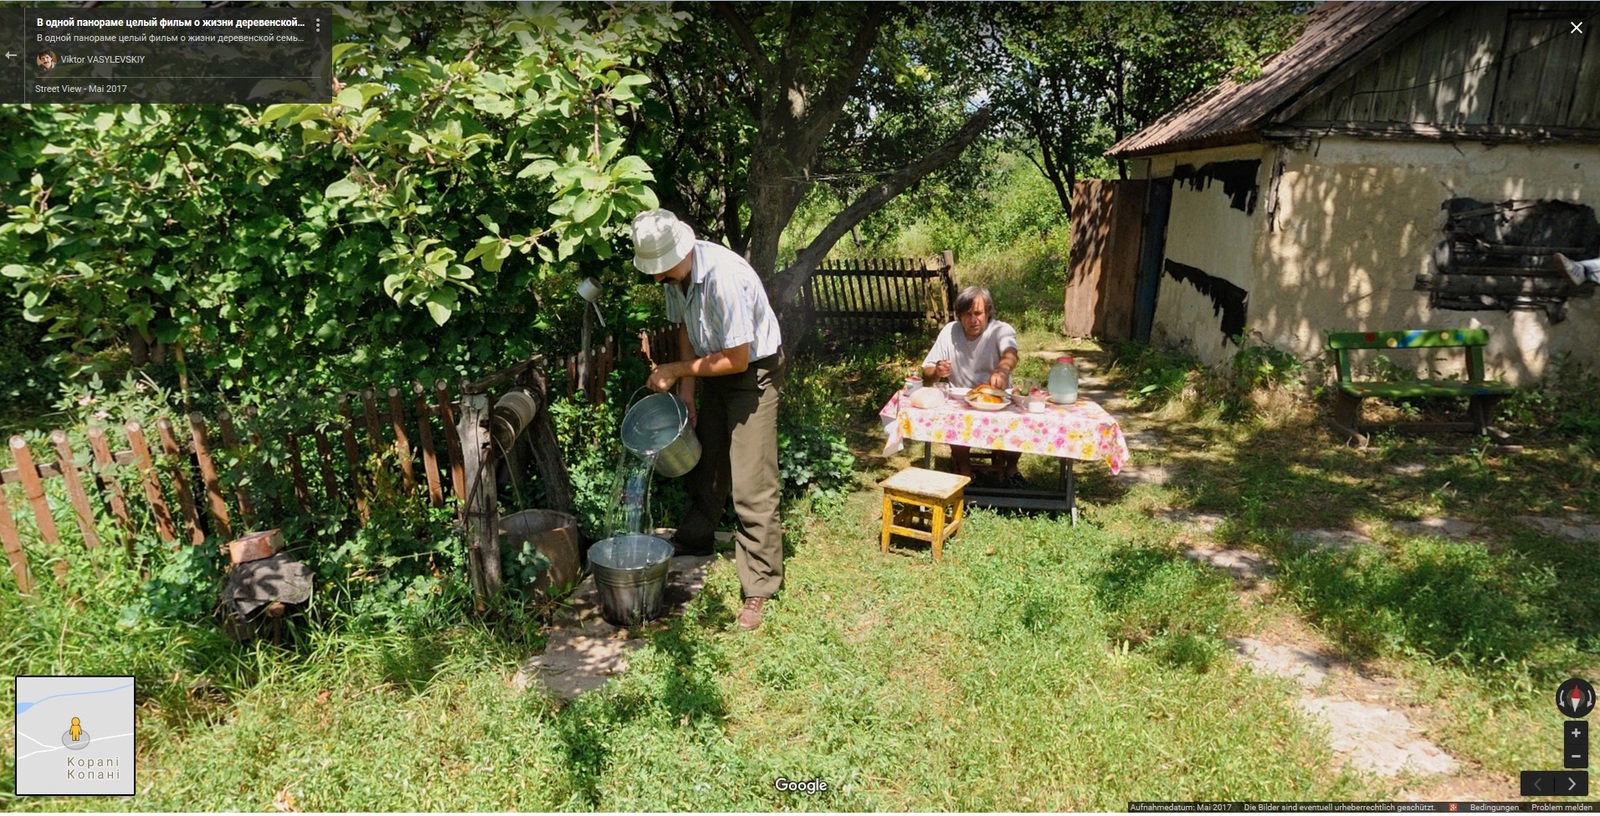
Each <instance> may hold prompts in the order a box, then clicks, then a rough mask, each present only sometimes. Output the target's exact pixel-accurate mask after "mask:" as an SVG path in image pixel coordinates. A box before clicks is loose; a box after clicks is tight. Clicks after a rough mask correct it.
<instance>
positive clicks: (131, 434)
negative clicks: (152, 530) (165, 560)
mask: <svg viewBox="0 0 1600 816" xmlns="http://www.w3.org/2000/svg"><path fill="white" fill-rule="evenodd" d="M124 427H125V428H126V429H127V431H128V444H129V445H130V446H132V447H133V460H134V464H135V465H136V466H137V467H138V468H139V482H140V483H141V484H142V485H144V497H145V499H146V500H147V501H149V502H150V509H151V510H152V511H154V512H155V516H156V530H157V531H158V532H160V534H161V540H162V541H176V540H177V538H178V528H177V525H175V524H173V523H172V511H171V510H169V509H168V508H167V501H166V499H165V498H163V497H162V495H161V479H160V478H158V477H157V476H156V465H155V461H154V460H153V459H151V458H150V446H149V445H147V444H145V441H144V429H142V428H140V427H139V423H137V422H129V423H128V424H127V425H125V426H124Z"/></svg>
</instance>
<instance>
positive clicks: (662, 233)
mask: <svg viewBox="0 0 1600 816" xmlns="http://www.w3.org/2000/svg"><path fill="white" fill-rule="evenodd" d="M691 249H694V230H693V229H692V228H691V227H690V226H689V225H688V224H685V223H683V222H682V221H679V220H678V216H676V215H673V214H672V213H671V212H670V211H668V210H646V211H645V212H642V213H639V214H638V215H636V216H634V217H633V265H634V266H635V267H637V268H638V269H639V271H640V272H643V273H645V274H646V275H659V274H661V273H663V272H665V271H667V270H669V269H671V268H672V267H674V266H677V265H678V264H679V263H680V262H681V261H682V260H683V259H684V258H687V257H689V250H691Z"/></svg>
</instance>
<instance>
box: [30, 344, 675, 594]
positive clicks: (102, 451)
mask: <svg viewBox="0 0 1600 816" xmlns="http://www.w3.org/2000/svg"><path fill="white" fill-rule="evenodd" d="M638 343H639V346H638V349H639V352H638V353H640V354H641V355H645V356H646V357H647V358H650V357H651V355H657V356H659V355H670V356H665V357H661V359H663V360H670V359H676V356H677V355H676V351H677V333H676V329H670V330H667V329H663V330H660V331H657V332H653V333H641V334H640V335H639V336H638ZM616 347H617V342H616V341H615V340H611V339H608V340H607V342H605V343H604V344H603V346H602V349H601V351H600V353H598V354H596V365H595V369H594V370H595V371H596V373H599V372H607V373H609V371H611V370H612V367H614V364H615V359H616V355H615V349H616ZM574 365H575V362H574V361H573V358H571V357H569V358H564V359H562V360H559V361H556V362H555V363H554V364H552V365H551V366H550V367H549V370H550V371H552V372H554V371H559V370H562V369H563V368H568V369H569V370H570V368H571V366H574ZM576 379H577V378H576V377H572V378H569V384H568V391H567V393H568V395H569V396H573V395H574V394H575V393H576V391H575V388H576ZM603 384H604V375H603V374H601V375H600V376H599V377H596V378H591V379H590V386H591V387H590V388H589V389H588V391H589V393H588V394H587V396H588V398H589V399H591V400H595V401H598V400H599V399H600V398H601V395H602V393H603V392H602V391H601V386H603ZM328 407H329V408H330V409H331V410H329V411H327V412H326V413H327V414H329V415H331V417H332V418H331V419H328V420H326V421H323V422H319V423H315V424H309V423H302V424H294V423H289V422H287V421H285V420H284V419H283V418H282V417H268V416H263V415H262V413H261V412H260V411H257V410H254V409H251V410H247V411H246V412H245V415H244V416H242V417H235V416H233V415H231V414H229V413H226V412H224V413H220V414H218V415H217V416H216V417H215V419H214V420H208V419H207V418H206V417H204V416H202V415H201V414H198V413H192V414H189V415H188V416H187V417H180V418H176V419H174V418H167V417H163V418H159V419H157V420H155V421H154V422H153V423H147V422H140V421H130V422H126V423H123V424H120V425H117V424H109V425H108V424H94V425H90V426H89V427H88V428H87V429H85V430H84V432H83V434H82V436H79V437H78V438H79V439H80V440H86V441H80V442H79V444H78V446H77V447H76V448H75V447H74V445H73V444H72V443H71V442H70V441H69V440H70V439H71V438H72V435H69V434H68V433H67V432H66V431H63V430H56V431H52V432H51V433H50V434H49V437H48V441H49V444H48V450H47V451H46V452H43V453H42V455H41V458H37V459H36V458H35V453H36V451H35V450H34V449H33V448H31V447H30V445H29V444H28V442H27V440H25V439H24V438H22V437H20V436H12V437H11V438H10V440H9V457H7V458H9V459H10V463H9V464H5V460H4V459H0V465H4V466H3V467H0V545H3V547H4V550H5V554H6V561H7V563H8V564H9V566H10V568H11V573H12V575H13V577H14V578H15V579H16V583H17V586H18V588H20V589H21V590H22V591H23V592H25V593H27V592H32V590H33V586H34V576H33V574H32V567H31V565H30V563H29V555H28V548H27V547H25V546H24V543H23V542H24V536H25V535H26V538H27V540H30V541H32V540H35V539H36V540H37V541H39V542H42V543H43V544H45V545H51V546H53V547H59V546H60V545H62V544H63V541H64V538H70V537H72V536H67V537H64V536H63V526H64V525H73V526H75V527H76V529H77V532H78V534H79V536H81V538H82V541H83V546H84V547H85V548H88V549H94V548H98V547H101V546H104V542H103V541H102V534H103V533H108V532H112V533H113V534H115V533H114V531H120V533H121V535H120V537H121V538H122V540H123V541H124V542H125V544H126V546H127V548H128V550H129V554H130V556H131V555H132V551H133V542H134V541H135V540H136V539H138V538H140V537H143V536H151V535H154V536H157V537H159V538H160V540H161V541H163V542H168V543H170V544H172V545H173V546H178V545H180V544H181V543H184V542H187V543H189V544H200V543H202V542H204V541H205V540H206V539H207V538H209V537H221V538H223V539H229V538H233V537H235V536H236V535H238V534H240V533H243V532H246V531H248V530H251V529H260V528H263V527H273V526H279V524H281V522H282V521H284V520H286V519H289V518H292V517H295V516H300V517H310V516H314V515H321V516H323V517H331V518H350V517H354V518H357V519H359V520H360V521H362V522H365V521H366V520H367V518H368V516H369V512H370V501H369V500H370V499H371V498H372V497H371V496H369V493H370V492H371V491H372V490H373V489H374V485H375V484H378V483H380V482H393V483H394V484H395V485H396V486H398V488H399V489H400V490H401V491H403V494H402V495H404V496H406V497H415V498H416V500H423V491H424V490H425V491H426V501H428V502H429V503H431V504H432V505H433V506H434V507H439V506H442V505H443V504H444V503H445V499H446V496H447V495H454V496H455V497H456V498H457V499H464V498H465V497H463V496H461V490H462V489H463V487H464V486H465V485H466V484H467V482H466V479H465V478H464V474H463V461H464V459H463V453H462V450H461V445H460V439H459V436H458V435H457V431H456V417H457V416H458V413H457V405H456V399H455V398H454V397H452V396H451V394H450V390H449V388H448V386H447V384H446V382H445V381H444V380H438V381H436V382H434V383H433V385H432V386H431V388H430V387H428V386H425V385H424V384H423V383H420V382H412V383H411V384H410V385H409V387H405V388H401V387H391V388H386V389H381V390H380V389H375V388H368V389H365V390H363V391H359V392H350V393H346V394H340V395H337V396H335V397H332V398H331V405H330V406H328ZM13 485H15V486H16V487H13ZM68 529H70V528H68ZM51 555H52V556H53V557H55V558H56V560H55V562H54V571H55V573H56V575H57V577H58V578H61V577H63V576H65V575H66V572H67V570H68V568H69V565H68V559H67V558H66V557H64V556H60V551H59V550H57V551H56V552H55V553H52V554H51Z"/></svg>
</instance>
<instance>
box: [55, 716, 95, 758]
mask: <svg viewBox="0 0 1600 816" xmlns="http://www.w3.org/2000/svg"><path fill="white" fill-rule="evenodd" d="M58 722H59V720H58ZM61 745H62V746H63V747H65V748H68V749H70V750H73V751H81V750H83V749H84V748H87V747H89V732H88V730H87V729H85V728H84V727H83V720H81V719H79V718H77V717H73V718H72V725H71V726H69V727H68V728H67V730H65V731H63V732H61Z"/></svg>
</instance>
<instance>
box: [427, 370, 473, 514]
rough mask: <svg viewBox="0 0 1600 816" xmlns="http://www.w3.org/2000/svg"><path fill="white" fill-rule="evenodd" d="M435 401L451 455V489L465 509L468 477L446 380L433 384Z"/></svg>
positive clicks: (436, 381) (445, 441)
mask: <svg viewBox="0 0 1600 816" xmlns="http://www.w3.org/2000/svg"><path fill="white" fill-rule="evenodd" d="M433 396H434V400H435V402H436V403H437V405H438V407H439V421H440V422H441V423H442V424H443V426H444V432H445V433H444V446H445V448H446V449H447V450H448V451H449V453H450V487H451V489H453V490H455V492H456V498H458V499H460V500H461V503H462V506H463V507H465V505H466V502H467V477H466V474H465V473H464V472H463V471H464V470H465V468H463V467H462V464H461V437H460V436H459V435H458V434H457V433H456V418H455V412H454V411H452V410H450V394H449V392H447V391H446V390H445V384H444V380H435V381H434V383H433Z"/></svg>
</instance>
